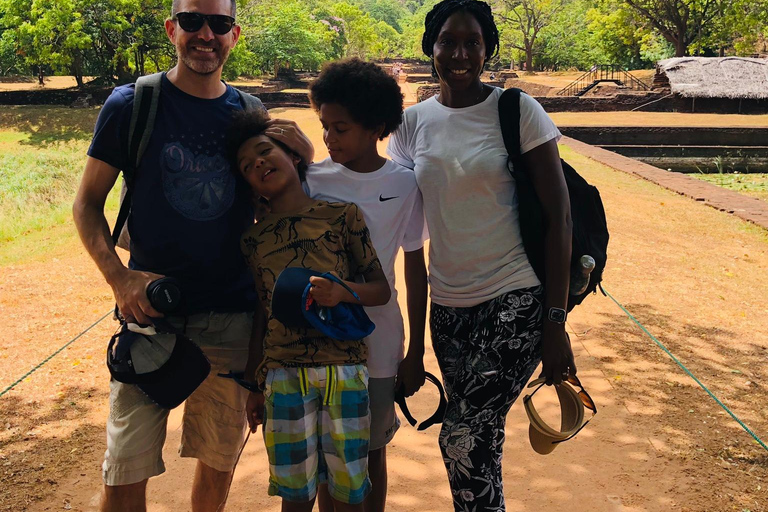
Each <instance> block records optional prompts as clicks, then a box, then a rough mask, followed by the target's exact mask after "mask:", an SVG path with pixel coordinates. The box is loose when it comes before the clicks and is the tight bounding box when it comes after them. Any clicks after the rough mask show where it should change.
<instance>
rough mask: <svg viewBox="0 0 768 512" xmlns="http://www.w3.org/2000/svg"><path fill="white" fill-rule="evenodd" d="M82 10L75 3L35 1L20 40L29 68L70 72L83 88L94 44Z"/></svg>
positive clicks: (59, 0) (21, 27)
mask: <svg viewBox="0 0 768 512" xmlns="http://www.w3.org/2000/svg"><path fill="white" fill-rule="evenodd" d="M80 7H81V6H80V5H78V4H76V2H75V0H33V1H32V3H31V7H30V11H29V17H28V18H27V21H24V22H23V23H22V24H21V25H20V26H19V27H18V32H17V34H18V35H17V38H18V42H19V45H20V46H21V47H22V49H23V54H24V56H25V58H26V61H27V63H28V64H29V65H31V66H43V65H48V66H51V67H52V68H53V69H54V70H57V71H67V72H68V73H69V74H71V75H73V76H74V77H75V80H76V81H77V85H78V86H80V87H82V85H83V67H84V65H85V59H84V53H85V52H86V51H87V50H88V49H89V48H90V46H91V44H92V42H93V41H92V39H91V37H90V35H89V34H88V33H87V31H86V23H85V20H84V19H83V14H82V12H81V10H80Z"/></svg>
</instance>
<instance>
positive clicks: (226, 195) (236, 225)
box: [88, 75, 256, 314]
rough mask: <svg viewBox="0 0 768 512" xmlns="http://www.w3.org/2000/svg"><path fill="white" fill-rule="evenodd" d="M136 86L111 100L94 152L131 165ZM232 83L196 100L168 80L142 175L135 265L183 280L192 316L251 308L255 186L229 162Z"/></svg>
mask: <svg viewBox="0 0 768 512" xmlns="http://www.w3.org/2000/svg"><path fill="white" fill-rule="evenodd" d="M133 97H134V85H133V84H130V85H124V86H120V87H117V88H115V90H114V91H113V92H112V94H111V95H110V97H109V98H108V99H107V101H106V103H104V107H103V108H102V109H101V112H100V113H99V118H98V120H97V121H96V128H95V129H94V136H93V141H92V142H91V146H90V148H89V149H88V155H89V156H91V157H93V158H96V159H98V160H101V161H103V162H106V163H108V164H109V165H111V166H113V167H116V168H118V169H124V168H125V167H126V166H127V165H126V164H127V160H128V149H127V142H128V137H127V133H128V130H129V126H130V120H131V109H132V107H133ZM241 109H242V106H241V104H240V97H239V95H238V93H237V91H236V90H235V89H234V88H232V87H230V86H227V91H226V92H225V93H224V95H222V96H220V97H219V98H216V99H202V98H197V97H194V96H190V95H189V94H186V93H185V92H183V91H181V90H180V89H178V88H177V87H176V86H174V85H173V84H172V83H171V82H170V80H168V78H167V77H166V76H165V75H163V81H162V88H161V92H160V100H159V104H158V112H157V118H156V121H155V127H154V130H153V131H152V137H151V139H150V141H149V144H148V145H147V149H146V151H145V152H144V155H143V157H142V160H141V164H140V166H139V169H137V171H136V174H135V181H134V185H133V196H132V201H131V215H130V216H129V217H128V230H129V232H130V234H131V258H130V262H129V267H130V268H132V269H135V270H144V271H148V272H155V273H157V274H162V275H166V276H171V277H175V278H177V279H178V280H179V281H180V282H181V286H182V293H183V295H184V298H185V306H186V307H185V310H186V312H187V313H189V314H191V313H198V312H203V311H220V312H224V311H251V310H253V309H254V307H255V304H256V294H255V288H254V285H253V279H252V277H251V274H250V272H249V271H248V269H247V267H246V265H245V262H244V260H243V257H242V255H241V253H240V235H241V234H242V233H243V232H244V231H245V229H246V228H247V227H248V226H250V225H251V224H253V207H252V205H251V201H250V191H249V190H247V185H246V184H245V183H244V182H243V181H242V180H238V179H236V178H235V176H234V175H233V174H232V172H231V171H230V165H229V162H228V161H227V158H226V149H225V148H226V146H225V136H226V133H227V129H228V127H229V123H230V119H231V115H232V113H233V112H234V111H236V110H241Z"/></svg>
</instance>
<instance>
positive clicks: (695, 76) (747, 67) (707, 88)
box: [654, 57, 768, 100]
mask: <svg viewBox="0 0 768 512" xmlns="http://www.w3.org/2000/svg"><path fill="white" fill-rule="evenodd" d="M667 84H668V85H667ZM667 87H669V88H670V89H671V92H672V93H673V94H677V95H679V96H682V97H686V98H728V99H756V100H759V99H767V98H768V59H750V58H746V57H677V58H674V59H666V60H662V61H659V62H658V63H657V64H656V77H655V78H654V89H657V88H667Z"/></svg>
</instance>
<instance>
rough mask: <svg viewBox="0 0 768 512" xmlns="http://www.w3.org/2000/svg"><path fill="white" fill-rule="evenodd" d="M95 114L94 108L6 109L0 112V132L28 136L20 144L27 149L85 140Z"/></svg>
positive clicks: (96, 112) (20, 107)
mask: <svg viewBox="0 0 768 512" xmlns="http://www.w3.org/2000/svg"><path fill="white" fill-rule="evenodd" d="M98 114H99V109H97V108H67V107H50V106H8V107H3V109H2V112H0V130H14V131H17V132H21V133H24V134H26V135H28V136H29V138H28V139H27V140H25V141H24V142H22V144H28V145H31V146H45V145H48V144H53V143H56V142H64V141H71V140H89V139H90V138H91V137H92V136H93V126H94V124H95V122H96V117H97V116H98Z"/></svg>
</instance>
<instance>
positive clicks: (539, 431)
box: [525, 380, 584, 455]
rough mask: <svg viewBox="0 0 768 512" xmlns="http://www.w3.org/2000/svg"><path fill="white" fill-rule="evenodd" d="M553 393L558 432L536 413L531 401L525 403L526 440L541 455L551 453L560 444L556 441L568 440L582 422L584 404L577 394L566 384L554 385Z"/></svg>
mask: <svg viewBox="0 0 768 512" xmlns="http://www.w3.org/2000/svg"><path fill="white" fill-rule="evenodd" d="M534 382H538V380H537V381H534ZM555 391H556V392H557V397H558V400H559V402H560V430H555V429H553V428H552V427H550V426H549V425H547V424H546V423H545V422H544V420H543V419H542V418H541V416H539V414H538V412H536V408H535V407H534V406H533V401H532V400H526V401H525V412H526V413H527V414H528V419H529V421H530V425H529V426H528V439H529V441H530V443H531V447H532V448H533V450H534V451H535V452H536V453H539V454H541V455H547V454H550V453H552V452H553V451H554V450H555V448H557V445H558V444H560V443H558V442H557V441H563V440H565V439H568V438H569V437H570V436H572V435H573V434H575V433H576V432H577V431H578V429H579V428H580V427H581V425H582V423H583V422H584V404H583V403H582V402H581V398H580V397H579V394H578V392H576V390H575V389H573V388H572V387H571V386H570V385H569V384H568V383H567V382H563V383H562V384H556V385H555Z"/></svg>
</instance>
